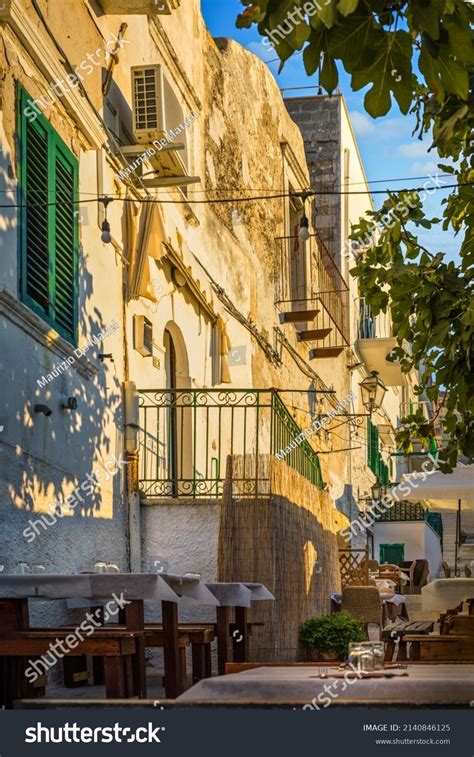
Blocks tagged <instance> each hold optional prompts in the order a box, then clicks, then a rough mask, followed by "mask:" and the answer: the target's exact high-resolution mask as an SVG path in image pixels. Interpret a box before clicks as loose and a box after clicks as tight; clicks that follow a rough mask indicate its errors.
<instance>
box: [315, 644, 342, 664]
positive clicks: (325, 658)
mask: <svg viewBox="0 0 474 757" xmlns="http://www.w3.org/2000/svg"><path fill="white" fill-rule="evenodd" d="M307 655H308V660H309V661H310V662H340V661H341V658H340V657H338V655H337V654H336V653H335V652H320V651H319V650H318V649H316V647H307Z"/></svg>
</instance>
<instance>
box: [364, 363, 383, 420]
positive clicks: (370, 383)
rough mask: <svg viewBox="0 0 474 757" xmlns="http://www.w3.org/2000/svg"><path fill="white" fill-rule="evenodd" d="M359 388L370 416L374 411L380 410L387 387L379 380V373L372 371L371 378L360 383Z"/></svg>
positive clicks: (368, 377)
mask: <svg viewBox="0 0 474 757" xmlns="http://www.w3.org/2000/svg"><path fill="white" fill-rule="evenodd" d="M359 386H360V388H361V392H362V403H363V405H364V407H365V409H366V410H367V412H368V413H369V415H372V413H373V412H374V410H378V409H379V407H380V406H381V404H382V402H383V398H384V397H385V392H386V391H387V387H386V386H385V384H384V383H383V381H382V380H381V379H379V374H378V372H377V371H372V372H371V374H370V376H367V377H366V378H365V379H364V380H363V381H361V382H360V384H359Z"/></svg>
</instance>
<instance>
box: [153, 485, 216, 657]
mask: <svg viewBox="0 0 474 757" xmlns="http://www.w3.org/2000/svg"><path fill="white" fill-rule="evenodd" d="M220 508H221V505H220V502H219V501H217V500H210V501H202V500H193V501H188V502H187V501H185V500H183V501H179V502H178V501H176V500H174V501H173V500H168V501H157V500H155V501H153V500H148V501H147V504H146V505H145V506H142V508H141V516H142V517H141V521H142V565H143V569H144V570H147V569H148V566H149V564H150V563H151V562H152V561H154V560H157V559H159V560H163V561H166V562H167V563H169V566H170V567H169V570H170V572H174V573H177V574H180V575H182V574H184V573H200V574H201V577H202V579H203V580H204V581H216V580H217V546H218V534H219V518H220ZM178 611H179V619H180V620H181V621H183V622H186V621H188V622H193V621H202V622H207V623H215V620H216V613H215V610H214V609H213V608H212V607H209V606H207V605H199V604H193V603H191V602H183V603H181V604H180V605H179V608H178ZM146 619H147V620H150V621H152V620H153V621H155V622H159V621H160V620H161V606H160V605H150V604H147V606H146ZM213 653H214V654H213V662H214V663H215V643H214V644H213ZM189 655H190V651H189V650H188V658H189ZM147 660H148V663H149V665H150V666H151V667H153V668H156V669H158V670H160V671H161V670H163V653H162V652H161V651H160V650H156V651H155V650H153V651H152V650H147ZM190 662H191V661H190V659H188V669H189V667H190Z"/></svg>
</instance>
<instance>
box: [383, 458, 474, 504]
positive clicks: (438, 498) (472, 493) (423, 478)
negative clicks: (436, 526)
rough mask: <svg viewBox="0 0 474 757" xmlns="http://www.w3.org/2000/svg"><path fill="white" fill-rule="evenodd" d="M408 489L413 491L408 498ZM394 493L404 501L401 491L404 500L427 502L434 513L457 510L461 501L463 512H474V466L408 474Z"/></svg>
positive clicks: (461, 465) (459, 465) (460, 464)
mask: <svg viewBox="0 0 474 757" xmlns="http://www.w3.org/2000/svg"><path fill="white" fill-rule="evenodd" d="M408 487H410V492H409V493H408V494H407V495H406V494H405V491H406V490H407V489H408ZM397 489H398V491H397ZM394 492H395V494H396V498H397V499H400V498H401V495H400V492H401V493H402V495H403V499H404V500H405V501H407V502H419V501H420V500H424V501H425V502H426V504H427V505H429V506H431V507H432V508H433V509H434V510H441V509H447V510H457V509H458V502H459V500H461V507H462V508H463V509H474V465H463V464H462V463H458V465H457V466H456V468H455V469H454V470H453V472H452V473H441V471H434V472H432V473H431V472H428V473H423V472H420V473H409V474H405V475H404V476H402V480H401V482H400V484H399V486H398V487H396V488H395V489H394ZM388 495H389V496H390V491H389V492H388Z"/></svg>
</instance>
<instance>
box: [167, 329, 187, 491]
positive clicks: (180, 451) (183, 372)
mask: <svg viewBox="0 0 474 757" xmlns="http://www.w3.org/2000/svg"><path fill="white" fill-rule="evenodd" d="M163 346H164V348H165V371H166V389H169V390H170V402H169V406H168V414H167V422H166V465H167V470H168V482H169V494H170V496H171V497H176V496H178V494H185V493H188V492H189V493H191V491H190V490H191V489H192V479H193V449H192V439H193V434H192V410H191V407H190V404H192V403H191V397H190V396H188V393H187V392H186V389H189V388H190V387H191V378H190V376H189V360H188V352H187V349H186V344H185V341H184V338H183V335H182V333H181V330H180V329H179V328H178V326H177V325H176V324H175V323H174V322H173V321H170V322H168V323H167V324H166V327H165V330H164V334H163Z"/></svg>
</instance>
